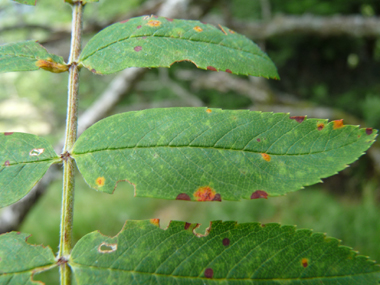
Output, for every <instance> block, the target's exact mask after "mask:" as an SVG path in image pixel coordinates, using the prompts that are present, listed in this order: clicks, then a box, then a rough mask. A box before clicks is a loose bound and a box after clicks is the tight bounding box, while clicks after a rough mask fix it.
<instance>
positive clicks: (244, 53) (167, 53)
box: [80, 16, 279, 79]
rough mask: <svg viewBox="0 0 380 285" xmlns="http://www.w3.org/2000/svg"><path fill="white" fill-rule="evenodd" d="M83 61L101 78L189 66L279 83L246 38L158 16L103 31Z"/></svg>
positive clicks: (88, 47) (268, 63)
mask: <svg viewBox="0 0 380 285" xmlns="http://www.w3.org/2000/svg"><path fill="white" fill-rule="evenodd" d="M80 61H81V63H82V64H83V65H84V66H85V67H86V68H88V69H89V70H91V71H92V72H94V73H98V74H110V73H114V72H117V71H120V70H122V69H125V68H127V67H170V66H171V65H172V64H173V63H175V62H178V61H191V62H193V63H194V64H195V65H196V66H197V67H198V68H201V69H209V70H213V71H226V72H229V73H235V74H242V75H254V76H263V77H266V78H277V79H278V78H279V76H278V74H277V70H276V67H275V65H274V64H273V63H272V61H271V60H270V58H269V57H268V56H267V55H266V54H265V53H264V52H262V51H261V50H260V48H259V47H258V46H257V45H256V44H255V43H253V42H252V41H251V40H249V39H247V38H246V37H244V36H242V35H239V34H237V33H235V32H233V31H232V30H229V29H228V28H226V27H221V26H220V28H216V27H215V26H213V25H210V24H204V23H201V22H199V21H188V20H176V19H174V20H173V19H168V18H164V17H157V16H143V17H137V18H132V19H130V20H128V21H124V22H120V23H116V24H113V25H112V26H110V27H108V28H106V29H104V30H102V31H101V32H100V33H98V34H97V35H95V36H94V37H93V38H92V39H91V40H90V41H89V43H88V44H87V45H86V46H85V48H84V49H83V52H82V54H81V56H80Z"/></svg>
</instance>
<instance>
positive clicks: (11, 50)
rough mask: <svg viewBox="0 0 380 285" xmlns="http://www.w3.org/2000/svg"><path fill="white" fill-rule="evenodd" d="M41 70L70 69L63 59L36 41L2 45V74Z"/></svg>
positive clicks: (0, 64)
mask: <svg viewBox="0 0 380 285" xmlns="http://www.w3.org/2000/svg"><path fill="white" fill-rule="evenodd" d="M39 68H44V69H48V68H50V69H52V70H50V71H52V72H63V71H66V70H67V68H68V67H67V66H66V64H65V62H64V61H63V58H62V57H60V56H57V55H54V54H50V53H48V52H47V51H46V49H45V48H44V47H43V46H41V45H40V44H39V43H37V42H36V41H24V42H19V43H11V44H5V45H0V72H12V71H33V70H37V69H39Z"/></svg>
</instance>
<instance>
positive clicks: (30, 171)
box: [0, 133, 60, 207]
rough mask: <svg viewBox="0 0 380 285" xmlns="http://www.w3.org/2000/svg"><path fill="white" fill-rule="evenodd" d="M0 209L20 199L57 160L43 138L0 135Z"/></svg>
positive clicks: (13, 134)
mask: <svg viewBox="0 0 380 285" xmlns="http://www.w3.org/2000/svg"><path fill="white" fill-rule="evenodd" d="M0 146H1V147H0V163H1V165H0V207H5V206H7V205H10V204H13V203H15V202H17V201H18V200H20V199H21V198H22V197H24V196H25V195H26V194H27V193H28V192H29V191H30V190H31V189H32V188H33V186H34V185H35V184H36V183H37V182H38V181H39V180H40V179H41V178H42V176H43V175H44V174H45V172H46V171H47V170H48V168H49V167H50V165H51V164H53V163H55V162H57V161H58V160H59V159H60V158H59V157H58V156H57V154H56V153H55V151H54V149H53V147H52V146H51V144H50V143H49V142H48V141H46V140H45V139H43V138H40V137H38V136H35V135H31V134H24V133H0Z"/></svg>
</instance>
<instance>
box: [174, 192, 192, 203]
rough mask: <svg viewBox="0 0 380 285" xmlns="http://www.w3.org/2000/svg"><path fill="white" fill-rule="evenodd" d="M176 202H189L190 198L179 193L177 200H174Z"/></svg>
mask: <svg viewBox="0 0 380 285" xmlns="http://www.w3.org/2000/svg"><path fill="white" fill-rule="evenodd" d="M175 199H176V200H185V201H190V200H191V199H190V196H189V195H187V194H186V193H181V194H178V196H177V198H175Z"/></svg>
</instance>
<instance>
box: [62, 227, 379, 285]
mask: <svg viewBox="0 0 380 285" xmlns="http://www.w3.org/2000/svg"><path fill="white" fill-rule="evenodd" d="M195 227H196V224H189V223H184V222H171V224H170V226H169V228H168V229H166V230H163V229H161V228H159V226H158V221H157V220H151V221H128V222H127V223H126V225H125V227H124V229H123V230H122V231H121V232H120V233H119V234H118V235H117V236H116V237H107V236H104V235H102V234H100V233H99V232H93V233H90V234H88V235H86V236H84V237H83V238H82V239H81V240H80V241H79V242H78V243H77V244H76V245H75V247H74V249H73V252H72V254H71V257H70V261H69V263H70V265H71V267H72V268H73V271H74V276H75V279H76V281H77V284H95V283H96V284H166V285H169V284H173V285H174V284H241V285H243V284H255V285H259V284H266V285H267V284H299V285H300V284H303V285H309V284H313V285H314V284H315V285H317V284H318V285H320V284H322V285H323V284H325V285H326V284H329V285H333V284H336V285H339V284H340V285H342V284H366V285H377V284H378V281H379V280H380V274H379V273H380V267H379V266H378V265H375V264H374V262H372V261H369V260H368V259H367V258H366V257H364V256H358V255H357V254H356V253H355V252H354V251H352V250H351V249H350V248H348V247H343V246H339V242H338V240H337V239H334V238H328V237H326V236H325V235H324V234H320V233H315V234H313V233H312V232H311V231H310V230H296V229H295V227H293V226H280V225H278V224H267V225H261V224H257V223H250V224H239V225H238V224H236V223H235V222H224V223H222V222H219V221H217V222H213V223H212V225H211V229H210V231H209V233H208V235H207V236H197V235H195V234H194V233H193V229H194V228H195Z"/></svg>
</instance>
